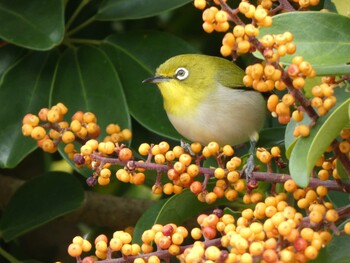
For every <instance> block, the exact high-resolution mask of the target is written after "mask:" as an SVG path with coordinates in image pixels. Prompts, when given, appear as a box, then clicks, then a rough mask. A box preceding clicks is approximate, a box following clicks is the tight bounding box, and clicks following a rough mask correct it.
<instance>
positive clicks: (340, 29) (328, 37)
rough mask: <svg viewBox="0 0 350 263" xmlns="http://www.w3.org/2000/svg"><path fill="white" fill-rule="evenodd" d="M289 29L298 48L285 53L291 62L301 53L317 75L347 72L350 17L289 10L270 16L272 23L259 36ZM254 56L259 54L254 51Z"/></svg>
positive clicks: (349, 54) (286, 61)
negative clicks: (287, 53) (289, 53)
mask: <svg viewBox="0 0 350 263" xmlns="http://www.w3.org/2000/svg"><path fill="white" fill-rule="evenodd" d="M286 31H289V32H291V33H292V34H293V36H294V40H293V42H294V43H295V44H296V46H297V51H296V53H295V54H293V55H288V56H284V57H282V58H281V62H283V63H285V64H290V63H291V61H292V58H293V57H294V56H303V57H304V59H305V60H307V61H308V62H310V63H311V64H312V66H313V67H314V69H315V70H316V72H317V75H332V74H334V75H342V74H343V75H344V74H350V65H349V61H350V60H349V57H350V35H349V34H348V32H349V31H350V18H349V17H345V16H341V15H338V14H335V13H330V12H288V13H284V14H280V15H277V16H274V17H273V23H272V26H271V27H269V28H261V30H260V35H261V36H263V35H265V34H282V33H284V32H286ZM255 55H256V56H257V57H260V58H261V54H260V53H258V52H255Z"/></svg>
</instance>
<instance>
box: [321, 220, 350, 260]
mask: <svg viewBox="0 0 350 263" xmlns="http://www.w3.org/2000/svg"><path fill="white" fill-rule="evenodd" d="M345 223H346V222H344V223H343V224H341V225H340V226H339V228H340V229H343V228H344V224H345ZM349 242H350V236H349V235H345V234H342V235H338V236H337V235H334V234H333V237H332V241H331V242H330V243H329V244H327V246H326V250H327V254H328V258H329V259H330V260H329V261H328V262H337V263H338V262H339V263H347V262H350V250H349Z"/></svg>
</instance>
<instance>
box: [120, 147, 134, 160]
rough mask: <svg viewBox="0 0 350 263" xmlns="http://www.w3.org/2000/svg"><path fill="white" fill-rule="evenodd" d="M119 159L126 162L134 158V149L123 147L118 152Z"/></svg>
mask: <svg viewBox="0 0 350 263" xmlns="http://www.w3.org/2000/svg"><path fill="white" fill-rule="evenodd" d="M118 158H119V160H121V161H123V162H125V161H129V160H130V159H131V158H132V151H131V150H130V149H129V148H122V149H121V150H120V151H119V154H118Z"/></svg>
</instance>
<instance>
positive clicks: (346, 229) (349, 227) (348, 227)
mask: <svg viewBox="0 0 350 263" xmlns="http://www.w3.org/2000/svg"><path fill="white" fill-rule="evenodd" d="M344 232H345V234H347V235H350V222H347V223H346V224H345V225H344Z"/></svg>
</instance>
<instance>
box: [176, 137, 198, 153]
mask: <svg viewBox="0 0 350 263" xmlns="http://www.w3.org/2000/svg"><path fill="white" fill-rule="evenodd" d="M180 144H181V147H182V148H183V149H184V151H185V152H187V153H189V154H190V155H191V156H195V155H196V154H195V153H194V152H193V151H192V150H191V145H190V144H189V143H188V142H185V141H184V140H182V139H181V141H180Z"/></svg>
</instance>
